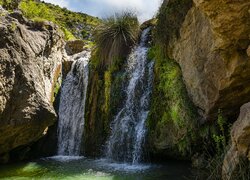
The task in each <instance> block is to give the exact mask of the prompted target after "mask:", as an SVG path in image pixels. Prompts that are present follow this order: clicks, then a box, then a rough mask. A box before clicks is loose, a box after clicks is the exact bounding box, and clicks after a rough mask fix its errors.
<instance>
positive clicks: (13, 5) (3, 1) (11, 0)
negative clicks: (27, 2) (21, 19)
mask: <svg viewBox="0 0 250 180" xmlns="http://www.w3.org/2000/svg"><path fill="white" fill-rule="evenodd" d="M20 1H21V0H0V5H2V6H3V8H5V9H7V10H10V11H12V10H15V9H17V8H18V4H19V3H20Z"/></svg>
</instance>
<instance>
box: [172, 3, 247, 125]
mask: <svg viewBox="0 0 250 180" xmlns="http://www.w3.org/2000/svg"><path fill="white" fill-rule="evenodd" d="M249 9H250V2H249V1H245V0H239V1H230V0H194V5H193V7H192V8H191V9H190V10H189V12H188V14H187V15H186V17H185V21H184V23H183V24H182V27H181V29H180V36H179V37H178V38H175V39H172V41H171V42H170V46H169V47H168V51H169V53H168V54H169V56H170V57H171V58H173V59H175V60H176V61H177V62H178V63H179V65H180V67H181V69H182V73H183V79H184V82H185V84H186V87H187V91H188V93H189V95H190V97H191V99H192V101H193V102H194V103H195V105H196V106H197V107H198V108H199V109H200V114H201V115H202V116H203V117H204V120H210V119H212V120H215V119H216V117H217V112H218V109H222V111H223V113H224V115H225V116H227V117H231V118H232V119H233V118H235V117H237V115H238V112H239V109H240V106H241V105H242V104H244V103H246V102H249V101H250V96H249V93H250V57H249V45H250V39H249V38H250V36H249V35H250V14H249Z"/></svg>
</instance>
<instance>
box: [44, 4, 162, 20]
mask: <svg viewBox="0 0 250 180" xmlns="http://www.w3.org/2000/svg"><path fill="white" fill-rule="evenodd" d="M45 1H46V2H50V3H53V4H57V5H60V6H62V7H67V8H68V9H71V10H74V11H81V12H84V13H87V14H90V15H93V16H99V17H106V16H109V15H112V14H114V13H115V12H119V11H124V10H132V11H135V12H137V14H138V17H139V19H140V21H141V22H142V21H145V20H148V19H150V18H152V17H153V15H155V13H156V12H157V10H158V8H159V6H160V4H161V2H162V0H45Z"/></svg>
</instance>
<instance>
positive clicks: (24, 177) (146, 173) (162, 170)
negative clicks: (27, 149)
mask: <svg viewBox="0 0 250 180" xmlns="http://www.w3.org/2000/svg"><path fill="white" fill-rule="evenodd" d="M189 173H190V169H189V165H188V164H187V163H185V162H169V163H168V164H164V165H163V164H161V165H156V164H155V165H152V164H151V165H149V164H143V165H129V164H118V163H110V162H108V161H107V160H104V159H101V160H91V159H87V158H83V157H82V158H80V157H78V158H76V157H72V158H71V157H63V156H61V157H59V156H57V157H52V158H44V159H40V160H36V161H33V162H25V163H17V164H10V165H4V166H3V165H2V166H0V179H6V180H157V179H159V180H179V179H180V180H181V179H187V177H188V175H189Z"/></svg>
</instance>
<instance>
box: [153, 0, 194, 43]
mask: <svg viewBox="0 0 250 180" xmlns="http://www.w3.org/2000/svg"><path fill="white" fill-rule="evenodd" d="M192 3H193V1H192V0H169V1H166V0H165V1H164V2H163V5H162V6H161V8H160V10H159V13H158V15H157V19H158V21H157V25H156V28H155V31H154V36H155V40H156V41H157V43H159V44H161V45H162V46H167V45H168V43H169V41H170V39H171V38H173V37H178V36H179V30H180V27H181V25H182V23H183V21H184V19H185V16H186V14H187V12H188V10H189V9H190V8H191V6H192Z"/></svg>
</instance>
